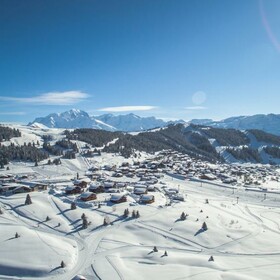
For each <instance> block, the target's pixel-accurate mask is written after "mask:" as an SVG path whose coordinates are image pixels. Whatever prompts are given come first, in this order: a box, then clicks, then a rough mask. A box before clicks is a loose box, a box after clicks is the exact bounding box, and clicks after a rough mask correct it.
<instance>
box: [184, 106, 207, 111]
mask: <svg viewBox="0 0 280 280" xmlns="http://www.w3.org/2000/svg"><path fill="white" fill-rule="evenodd" d="M185 109H186V110H206V109H207V108H206V107H204V106H190V107H185Z"/></svg>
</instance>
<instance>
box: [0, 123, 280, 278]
mask: <svg viewBox="0 0 280 280" xmlns="http://www.w3.org/2000/svg"><path fill="white" fill-rule="evenodd" d="M30 131H31V132H32V133H31V135H32V136H31V137H34V141H35V140H36V141H37V140H39V141H41V140H40V139H41V138H40V135H41V134H42V133H44V130H42V129H37V128H32V129H29V131H28V130H26V134H24V137H25V139H24V140H19V139H18V140H17V141H24V142H25V141H28V140H29V136H28V135H29V134H30ZM61 132H62V131H61V130H55V129H54V130H53V134H54V135H56V139H60V138H61ZM48 133H50V132H49V131H48ZM37 137H38V139H37ZM32 139H33V138H32ZM148 157H149V155H147V154H142V159H146V158H148ZM123 160H124V159H123V158H122V157H120V156H116V155H112V154H105V153H104V154H102V155H101V156H100V157H96V158H94V159H91V160H89V159H85V158H83V157H81V156H77V158H76V159H73V160H67V159H63V160H62V165H59V166H55V165H50V166H49V165H46V162H41V163H39V166H34V164H31V163H29V164H28V163H20V162H14V163H11V164H9V168H10V170H8V171H7V170H1V171H0V175H3V174H14V175H18V174H21V175H23V174H29V176H30V178H34V179H37V180H41V181H45V182H50V183H51V185H52V187H50V188H48V190H46V191H41V192H32V193H30V196H31V199H32V204H30V205H25V199H26V194H15V195H11V196H0V207H1V209H2V212H3V214H1V215H0V225H1V230H0V248H1V249H0V253H1V254H0V279H61V280H70V279H74V278H75V276H76V275H83V276H84V277H86V279H102V280H104V279H105V280H106V279H133V280H134V279H174V280H175V279H178V280H179V279H194V280H197V279H206V278H209V279H226V280H237V279H244V280H245V279H246V280H250V279H259V280H261V279H278V278H279V273H280V242H279V241H280V195H279V193H277V192H269V191H268V192H267V193H266V197H264V194H263V193H262V192H260V191H254V190H253V189H252V190H251V191H250V190H246V189H245V188H244V187H241V186H240V187H238V186H237V187H235V188H231V187H229V186H226V185H223V184H220V183H219V184H215V182H214V183H213V182H207V181H200V180H194V179H192V178H190V179H187V180H181V179H176V178H174V177H172V176H169V175H167V174H164V176H163V177H162V178H160V183H159V184H157V185H156V186H157V190H156V192H153V193H152V194H153V195H154V196H155V202H154V203H152V204H149V205H143V204H138V203H137V200H136V201H135V195H132V194H130V193H128V199H127V202H124V203H120V204H112V203H111V202H110V201H109V199H110V194H109V193H101V194H97V200H95V201H93V202H81V201H80V200H79V199H78V195H68V196H66V195H65V194H64V188H65V187H66V186H67V185H69V184H71V179H73V178H74V177H75V176H76V174H77V172H79V173H80V175H83V174H85V173H86V171H87V170H88V168H89V166H90V165H91V164H95V165H100V166H104V165H106V164H108V165H113V164H116V165H120V164H121V163H122V162H123ZM126 161H128V162H130V161H131V162H132V160H126ZM102 172H103V173H104V174H105V173H106V171H104V170H103V171H102ZM111 175H112V173H110V172H107V173H106V176H108V178H110V176H111ZM32 176H33V177H32ZM114 180H116V181H121V180H125V181H126V182H128V183H131V184H133V183H135V182H136V181H137V180H138V179H137V178H125V179H123V178H114ZM270 184H271V186H272V188H278V187H279V186H278V184H277V182H269V181H267V182H266V183H265V187H266V188H268V189H269V186H270ZM164 187H166V188H170V189H178V190H180V192H181V193H182V194H184V196H185V201H175V200H174V201H173V202H172V203H170V201H169V198H168V197H167V196H166V193H165V189H166V188H164ZM206 200H208V201H206ZM72 202H75V203H76V205H77V208H76V209H75V210H71V203H72ZM99 202H100V206H98V203H99ZM125 209H129V216H128V217H126V218H125V217H124V216H123V214H124V210H125ZM133 210H135V211H139V213H140V217H139V218H132V217H131V213H132V211H133ZM182 212H184V213H185V214H187V216H186V219H185V220H182V219H180V216H181V214H182ZM83 213H84V214H85V216H86V217H87V219H88V221H89V225H88V227H87V228H86V229H83V228H82V219H81V216H82V214H83ZM47 217H48V218H47ZM104 219H106V220H107V221H108V222H109V224H108V225H103V222H104ZM204 222H205V223H206V224H207V228H208V229H207V230H202V224H203V223H204ZM16 233H17V234H18V235H19V236H18V237H17V238H16ZM155 246H156V248H157V250H156V251H155V250H154V247H155ZM211 256H212V257H213V261H209V259H210V257H211ZM62 261H63V262H64V263H65V265H66V266H65V267H61V262H62ZM76 279H77V278H76Z"/></svg>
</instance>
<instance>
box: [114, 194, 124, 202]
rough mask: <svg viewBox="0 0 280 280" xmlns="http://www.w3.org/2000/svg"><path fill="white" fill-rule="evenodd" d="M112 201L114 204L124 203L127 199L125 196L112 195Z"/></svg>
mask: <svg viewBox="0 0 280 280" xmlns="http://www.w3.org/2000/svg"><path fill="white" fill-rule="evenodd" d="M110 201H111V202H113V203H122V202H126V201H127V198H126V196H125V195H123V194H112V195H111V198H110Z"/></svg>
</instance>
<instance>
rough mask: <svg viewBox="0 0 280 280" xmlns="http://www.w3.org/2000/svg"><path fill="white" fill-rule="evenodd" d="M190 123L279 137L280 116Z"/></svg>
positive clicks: (243, 117) (256, 116) (232, 118)
mask: <svg viewBox="0 0 280 280" xmlns="http://www.w3.org/2000/svg"><path fill="white" fill-rule="evenodd" d="M190 123H193V124H200V125H209V126H213V127H219V128H235V129H239V130H249V129H259V130H263V131H265V132H268V133H272V134H276V135H280V115H276V114H268V115H263V114H259V115H253V116H240V117H231V118H227V119H224V120H221V121H213V120H211V119H206V120H203V119H202V120H199V119H196V120H191V121H190Z"/></svg>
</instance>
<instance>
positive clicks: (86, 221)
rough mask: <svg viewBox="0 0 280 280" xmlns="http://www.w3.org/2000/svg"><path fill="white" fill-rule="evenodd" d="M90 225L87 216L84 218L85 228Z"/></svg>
mask: <svg viewBox="0 0 280 280" xmlns="http://www.w3.org/2000/svg"><path fill="white" fill-rule="evenodd" d="M87 227H88V220H87V218H86V217H85V218H84V219H83V229H86V228H87Z"/></svg>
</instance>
